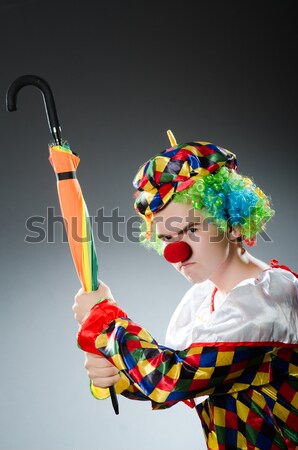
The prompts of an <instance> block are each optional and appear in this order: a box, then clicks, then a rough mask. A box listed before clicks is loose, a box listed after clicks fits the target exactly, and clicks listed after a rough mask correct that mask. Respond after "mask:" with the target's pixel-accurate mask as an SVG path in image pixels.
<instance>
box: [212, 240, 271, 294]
mask: <svg viewBox="0 0 298 450" xmlns="http://www.w3.org/2000/svg"><path fill="white" fill-rule="evenodd" d="M269 268H270V266H269V265H268V264H266V263H265V262H263V261H261V260H259V259H257V258H255V257H254V256H252V255H251V254H250V253H248V252H247V251H245V252H244V253H243V251H242V250H241V247H238V246H237V247H236V246H235V247H234V248H232V249H231V252H230V253H229V255H228V257H227V259H226V260H225V262H224V263H222V264H221V265H220V266H219V267H218V269H217V270H216V271H215V272H214V273H213V274H212V275H211V276H210V278H209V279H210V281H212V282H213V283H214V285H215V286H216V287H217V289H218V291H219V292H220V294H221V296H222V298H225V297H226V295H227V294H228V293H229V292H230V291H231V290H232V289H233V288H234V287H235V286H237V285H238V284H239V283H241V281H243V280H247V279H249V278H257V277H258V276H259V275H260V273H261V272H263V271H264V270H266V269H269Z"/></svg>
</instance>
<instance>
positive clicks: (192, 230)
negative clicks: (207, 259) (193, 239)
mask: <svg viewBox="0 0 298 450" xmlns="http://www.w3.org/2000/svg"><path fill="white" fill-rule="evenodd" d="M196 231H198V228H197V227H190V228H188V230H187V232H188V233H190V234H193V233H195V232H196Z"/></svg>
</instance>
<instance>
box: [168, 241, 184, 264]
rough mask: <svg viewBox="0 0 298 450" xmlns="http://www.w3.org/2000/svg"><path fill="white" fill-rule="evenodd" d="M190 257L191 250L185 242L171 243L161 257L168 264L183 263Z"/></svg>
mask: <svg viewBox="0 0 298 450" xmlns="http://www.w3.org/2000/svg"><path fill="white" fill-rule="evenodd" d="M190 255H191V248H190V246H189V245H188V244H187V243H186V242H182V241H179V242H173V243H172V244H168V245H167V246H166V248H165V249H164V252H163V256H164V257H165V258H166V260H167V261H168V262H170V263H177V262H182V261H185V260H186V259H187V258H189V257H190Z"/></svg>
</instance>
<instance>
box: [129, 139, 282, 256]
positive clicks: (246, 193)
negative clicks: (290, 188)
mask: <svg viewBox="0 0 298 450" xmlns="http://www.w3.org/2000/svg"><path fill="white" fill-rule="evenodd" d="M236 169H237V161H236V157H235V155H234V154H233V153H231V152H230V151H229V150H226V149H223V148H222V147H218V146H215V145H214V144H210V143H206V142H191V143H188V144H183V145H175V146H174V147H171V148H170V149H168V150H166V151H164V152H162V153H160V154H158V155H156V156H154V157H153V158H151V159H150V160H149V161H147V162H146V163H145V164H144V165H143V166H141V168H140V169H139V171H138V173H137V175H136V177H135V179H134V186H135V187H136V188H137V189H138V191H139V192H138V195H137V198H136V201H135V208H136V210H137V212H138V213H139V215H140V216H141V217H142V218H143V219H144V222H143V223H142V224H141V234H140V242H141V244H143V245H144V246H145V247H147V248H153V249H155V250H156V251H157V252H158V253H159V254H162V253H163V243H162V242H161V241H160V240H159V239H158V237H157V236H156V234H155V232H154V229H153V227H152V220H153V215H154V212H157V211H159V210H160V209H162V208H163V207H164V206H165V205H166V204H167V203H168V202H169V201H173V202H177V203H184V204H191V205H192V206H193V208H194V209H196V210H200V212H201V213H202V214H203V215H204V216H205V217H207V218H208V219H210V220H212V221H213V222H214V223H215V224H216V226H217V228H218V229H219V230H220V231H221V232H226V231H227V230H228V228H229V227H230V226H232V227H235V226H239V227H240V230H241V236H242V239H243V240H244V242H245V243H246V244H247V245H249V246H252V245H255V242H256V236H257V234H259V233H260V232H262V231H263V230H264V229H265V225H266V223H267V222H268V221H269V220H270V219H271V217H272V216H273V215H274V211H273V209H272V208H271V206H270V199H269V197H267V196H266V195H265V194H264V193H263V191H262V190H261V189H260V188H259V187H257V186H256V185H255V183H254V182H253V181H252V180H251V179H250V178H248V177H244V176H242V175H240V174H238V173H237V172H236Z"/></svg>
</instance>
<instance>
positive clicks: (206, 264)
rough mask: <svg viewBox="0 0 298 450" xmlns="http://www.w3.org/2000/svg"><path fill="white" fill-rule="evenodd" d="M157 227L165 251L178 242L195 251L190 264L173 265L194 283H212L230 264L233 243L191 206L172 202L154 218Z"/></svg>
mask: <svg viewBox="0 0 298 450" xmlns="http://www.w3.org/2000/svg"><path fill="white" fill-rule="evenodd" d="M209 222H210V221H209ZM154 226H155V229H156V234H157V236H158V237H159V239H161V240H162V242H163V244H164V247H166V245H168V244H169V243H172V242H176V241H184V242H186V243H187V244H188V245H189V246H190V247H191V254H190V256H189V257H188V259H187V260H185V261H183V262H178V263H174V264H172V265H173V266H174V267H175V269H176V270H178V271H179V272H180V273H181V274H182V275H183V276H184V277H185V278H187V279H188V280H189V281H190V282H192V283H201V282H203V281H205V280H207V279H210V280H211V281H212V278H216V276H217V275H218V274H219V273H220V272H222V271H223V270H224V269H225V268H226V266H227V265H228V264H229V256H230V250H231V245H232V243H231V241H230V240H229V239H228V237H227V235H226V234H225V233H221V232H219V230H218V229H217V227H216V226H215V225H214V223H212V222H210V223H208V220H207V219H206V218H205V217H204V216H203V215H202V214H201V213H200V212H199V211H197V210H194V209H193V208H192V206H191V205H183V204H180V203H174V202H170V203H169V204H168V205H167V206H166V207H165V208H163V209H162V210H160V211H158V212H157V213H155V214H154Z"/></svg>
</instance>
